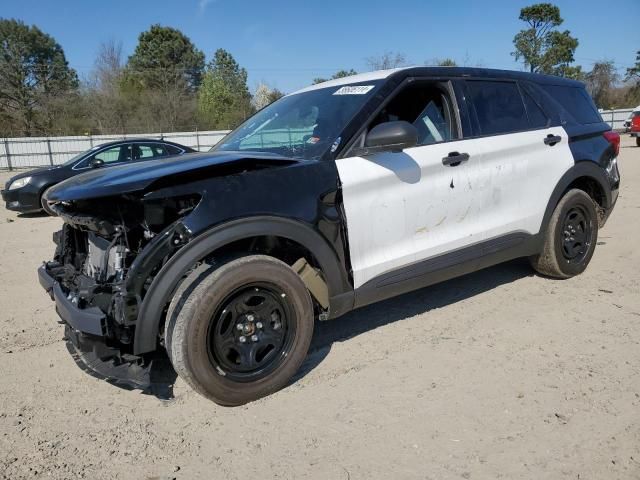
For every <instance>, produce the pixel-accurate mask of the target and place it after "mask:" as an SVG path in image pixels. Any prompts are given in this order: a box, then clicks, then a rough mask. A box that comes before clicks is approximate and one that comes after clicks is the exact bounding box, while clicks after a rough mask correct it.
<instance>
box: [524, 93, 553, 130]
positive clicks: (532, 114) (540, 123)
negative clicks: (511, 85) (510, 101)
mask: <svg viewBox="0 0 640 480" xmlns="http://www.w3.org/2000/svg"><path fill="white" fill-rule="evenodd" d="M522 98H523V99H524V104H525V106H526V107H527V115H528V116H529V124H530V125H531V127H532V128H544V127H546V126H547V125H549V119H548V118H547V115H546V114H545V113H544V112H543V111H542V109H541V108H540V106H539V105H538V104H537V103H536V102H535V100H534V99H533V98H531V95H529V94H528V93H527V92H522Z"/></svg>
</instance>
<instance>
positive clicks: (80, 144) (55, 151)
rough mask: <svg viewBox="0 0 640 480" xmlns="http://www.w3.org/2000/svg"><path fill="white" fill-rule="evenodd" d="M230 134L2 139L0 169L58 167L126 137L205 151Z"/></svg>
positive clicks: (201, 133)
mask: <svg viewBox="0 0 640 480" xmlns="http://www.w3.org/2000/svg"><path fill="white" fill-rule="evenodd" d="M227 133H228V131H227V130H216V131H206V132H174V133H150V134H140V135H138V134H136V135H87V136H78V137H22V138H4V139H2V138H0V169H9V170H12V169H14V168H29V167H40V166H47V165H58V164H61V163H64V162H65V161H67V160H69V159H70V158H71V157H73V156H75V155H77V154H78V153H81V152H84V151H85V150H89V149H90V148H92V147H94V146H96V145H100V144H102V143H107V142H112V141H114V140H122V139H125V138H154V139H165V140H169V141H171V142H176V143H180V144H182V145H186V146H187V147H191V148H193V149H195V150H198V151H201V152H205V151H207V150H209V149H210V148H211V147H212V146H214V145H215V144H216V143H218V142H219V141H220V139H221V138H222V137H224V136H225V135H226V134H227Z"/></svg>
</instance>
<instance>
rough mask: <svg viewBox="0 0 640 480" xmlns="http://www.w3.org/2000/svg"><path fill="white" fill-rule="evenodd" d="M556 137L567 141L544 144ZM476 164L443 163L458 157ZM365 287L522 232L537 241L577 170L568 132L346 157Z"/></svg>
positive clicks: (358, 272)
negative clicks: (550, 207) (554, 195)
mask: <svg viewBox="0 0 640 480" xmlns="http://www.w3.org/2000/svg"><path fill="white" fill-rule="evenodd" d="M548 134H554V135H560V136H562V137H563V140H562V142H561V143H560V144H558V145H555V146H554V147H549V146H546V145H545V144H544V143H543V140H544V137H545V136H546V135H548ZM453 151H457V152H460V153H468V154H469V155H470V159H469V161H468V162H466V163H462V164H460V165H458V166H455V167H451V166H445V165H443V164H442V158H443V157H446V156H447V155H448V154H449V153H450V152H453ZM336 163H337V166H338V172H339V175H340V180H341V182H342V191H343V200H344V209H345V214H346V220H347V230H348V239H349V251H350V257H351V264H352V269H353V275H354V283H355V287H356V288H357V287H359V286H361V285H362V284H364V283H365V282H367V281H368V280H370V279H372V278H374V277H376V276H378V275H380V274H383V273H386V272H389V271H392V270H395V269H397V268H400V267H403V266H407V265H410V264H412V263H416V262H419V261H422V260H426V259H428V258H431V257H434V256H437V255H440V254H443V253H447V252H450V251H453V250H456V249H459V248H462V247H465V246H468V245H471V244H474V243H477V242H480V241H482V240H486V239H489V238H492V237H496V236H500V235H503V234H506V233H510V232H514V231H525V232H528V233H532V234H533V233H537V232H538V230H539V228H540V223H541V221H542V216H543V214H544V209H545V207H546V205H547V202H548V199H549V196H550V194H551V191H552V190H553V188H554V187H555V185H556V183H557V180H559V178H560V177H561V176H562V174H563V173H564V172H565V171H566V170H567V169H568V168H569V167H570V166H571V165H572V164H573V158H572V156H571V153H570V151H569V148H568V145H567V135H566V133H565V132H564V130H563V129H562V128H553V129H547V130H537V131H533V132H523V133H516V134H510V135H500V136H495V137H488V138H479V139H470V140H460V141H454V142H447V143H440V144H435V145H428V146H420V147H415V148H411V149H407V150H405V151H404V152H402V153H380V154H375V155H371V156H368V157H366V158H364V157H351V158H344V159H340V160H338V161H337V162H336Z"/></svg>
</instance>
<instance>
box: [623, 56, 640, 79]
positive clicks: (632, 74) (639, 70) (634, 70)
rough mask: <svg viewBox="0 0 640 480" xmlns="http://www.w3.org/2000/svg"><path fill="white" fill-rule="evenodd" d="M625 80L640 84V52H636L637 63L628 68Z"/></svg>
mask: <svg viewBox="0 0 640 480" xmlns="http://www.w3.org/2000/svg"><path fill="white" fill-rule="evenodd" d="M625 80H635V81H636V82H637V83H640V50H638V51H637V52H636V63H635V65H634V66H633V67H631V68H627V75H626V77H625Z"/></svg>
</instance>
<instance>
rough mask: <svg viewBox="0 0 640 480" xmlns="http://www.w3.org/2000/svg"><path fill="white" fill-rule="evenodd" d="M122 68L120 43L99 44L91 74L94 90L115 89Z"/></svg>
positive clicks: (114, 41)
mask: <svg viewBox="0 0 640 480" xmlns="http://www.w3.org/2000/svg"><path fill="white" fill-rule="evenodd" d="M123 68H124V57H123V54H122V42H120V41H116V40H114V39H111V40H108V41H106V42H103V43H101V44H100V46H99V47H98V54H97V55H96V60H95V62H94V70H93V72H92V76H93V78H92V80H93V81H94V82H95V86H96V88H97V89H98V90H100V91H102V92H107V91H113V90H114V89H117V88H118V84H119V82H120V78H121V76H122V70H123Z"/></svg>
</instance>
